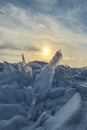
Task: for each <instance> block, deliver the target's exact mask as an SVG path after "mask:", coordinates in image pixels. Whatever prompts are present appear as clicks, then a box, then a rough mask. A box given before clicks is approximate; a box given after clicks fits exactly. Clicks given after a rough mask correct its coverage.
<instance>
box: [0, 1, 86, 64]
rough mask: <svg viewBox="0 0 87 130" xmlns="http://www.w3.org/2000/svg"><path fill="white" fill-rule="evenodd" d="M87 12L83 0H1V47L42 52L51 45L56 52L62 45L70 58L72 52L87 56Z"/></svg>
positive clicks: (2, 49)
mask: <svg viewBox="0 0 87 130" xmlns="http://www.w3.org/2000/svg"><path fill="white" fill-rule="evenodd" d="M83 5H84V6H83ZM86 12H87V9H86V3H85V2H80V1H79V0H75V1H72V0H70V1H69V0H53V1H50V0H25V1H24V0H21V2H20V1H18V0H4V1H2V0H0V39H1V41H3V44H0V51H3V53H5V51H6V50H8V49H10V51H11V50H12V51H14V53H15V54H16V50H17V51H19V52H20V50H23V51H24V52H29V53H31V52H36V53H38V55H39V52H40V50H41V49H42V47H43V46H44V45H49V46H50V47H51V48H52V51H53V52H54V51H56V50H57V49H59V48H61V49H62V50H63V51H64V55H65V56H66V57H68V56H69V60H70V57H71V56H72V55H73V56H72V57H76V56H77V55H80V57H81V56H82V57H84V58H85V57H86V50H87V26H86V23H87V16H86V15H85V13H86ZM71 51H72V52H74V53H72V52H71ZM36 53H35V54H36ZM34 56H35V55H33V54H32V57H33V59H34ZM72 59H74V58H72ZM69 60H68V61H69Z"/></svg>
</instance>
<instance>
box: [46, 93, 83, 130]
mask: <svg viewBox="0 0 87 130" xmlns="http://www.w3.org/2000/svg"><path fill="white" fill-rule="evenodd" d="M81 109H82V100H81V96H80V94H79V93H76V94H74V96H73V97H72V98H71V99H70V100H69V101H68V102H67V103H66V104H65V105H64V106H63V107H62V108H61V109H60V110H59V111H58V112H56V114H55V115H54V116H53V117H51V118H49V119H48V120H47V121H46V122H45V124H44V129H45V130H60V128H61V127H63V125H65V124H67V123H69V122H70V121H71V122H74V121H75V120H76V119H77V120H78V116H79V114H81V113H80V112H81Z"/></svg>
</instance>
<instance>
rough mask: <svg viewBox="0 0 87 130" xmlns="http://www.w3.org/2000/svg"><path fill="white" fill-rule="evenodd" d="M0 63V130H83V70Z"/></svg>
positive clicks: (86, 115)
mask: <svg viewBox="0 0 87 130" xmlns="http://www.w3.org/2000/svg"><path fill="white" fill-rule="evenodd" d="M62 57H63V56H62V52H61V50H59V51H57V52H56V54H55V55H54V56H53V58H52V59H51V60H50V62H49V63H46V62H41V61H33V62H30V63H26V60H25V57H24V55H23V54H22V62H19V63H15V64H11V63H8V62H6V61H4V62H3V63H0V130H87V123H86V122H87V67H85V68H71V67H69V66H64V65H59V61H60V60H61V58H62Z"/></svg>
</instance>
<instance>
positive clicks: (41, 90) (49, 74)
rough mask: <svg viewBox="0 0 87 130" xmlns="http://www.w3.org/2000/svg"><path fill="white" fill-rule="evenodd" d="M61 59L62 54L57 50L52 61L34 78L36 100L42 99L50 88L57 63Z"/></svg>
mask: <svg viewBox="0 0 87 130" xmlns="http://www.w3.org/2000/svg"><path fill="white" fill-rule="evenodd" d="M61 57H62V52H61V51H60V50H59V51H57V52H56V54H55V55H54V56H53V58H52V60H51V61H50V62H49V64H47V65H46V66H45V67H44V68H43V69H42V71H41V73H40V74H39V75H38V76H37V77H36V80H35V82H34V91H35V93H36V94H37V95H38V98H39V99H40V98H43V97H45V96H46V93H47V92H48V90H49V89H50V87H51V86H52V81H53V77H54V73H55V68H56V66H57V63H58V62H59V60H60V59H61Z"/></svg>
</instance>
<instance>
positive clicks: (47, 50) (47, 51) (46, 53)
mask: <svg viewBox="0 0 87 130" xmlns="http://www.w3.org/2000/svg"><path fill="white" fill-rule="evenodd" d="M49 53H50V50H49V49H48V48H44V49H43V54H44V55H46V56H47V55H49Z"/></svg>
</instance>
